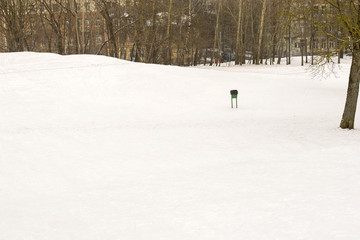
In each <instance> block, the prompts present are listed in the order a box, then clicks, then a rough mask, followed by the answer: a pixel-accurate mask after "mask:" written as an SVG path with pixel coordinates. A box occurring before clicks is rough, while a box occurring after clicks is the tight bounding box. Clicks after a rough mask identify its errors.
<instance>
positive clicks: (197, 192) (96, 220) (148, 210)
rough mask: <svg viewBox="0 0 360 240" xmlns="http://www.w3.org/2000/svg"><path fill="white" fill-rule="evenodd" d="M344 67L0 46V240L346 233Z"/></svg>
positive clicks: (236, 239)
mask: <svg viewBox="0 0 360 240" xmlns="http://www.w3.org/2000/svg"><path fill="white" fill-rule="evenodd" d="M294 61H299V59H297V60H296V59H295V60H294ZM349 68H350V59H346V60H344V61H343V63H342V64H341V69H338V70H337V76H338V77H337V78H336V77H333V76H332V77H327V78H326V79H323V80H319V79H316V78H315V79H314V78H312V76H311V73H310V72H309V69H308V67H301V66H300V65H299V63H298V62H295V64H293V65H291V66H286V65H273V66H270V65H262V66H253V65H244V66H237V67H234V66H233V67H197V68H196V67H191V68H181V67H171V66H159V65H150V64H140V63H132V62H127V61H122V60H118V59H113V58H107V57H103V56H91V55H77V56H59V55H55V54H45V53H2V54H0V239H1V240H42V239H49V240H97V239H99V240H118V239H121V240H127V239H136V240H150V239H153V240H195V239H196V240H207V239H214V240H215V239H216V240H265V239H266V240H269V239H270V240H297V239H305V240H312V239H313V240H333V239H344V240H345V239H346V240H358V239H360V204H359V203H360V147H359V146H360V132H359V131H358V130H353V131H348V130H342V129H340V128H338V125H339V123H340V120H341V115H342V111H343V107H344V102H345V98H346V88H347V81H348V74H349ZM231 89H237V90H238V91H239V99H238V100H239V108H238V109H231V108H230V93H229V91H230V90H231ZM356 122H357V123H358V124H359V122H360V118H359V115H357V118H356Z"/></svg>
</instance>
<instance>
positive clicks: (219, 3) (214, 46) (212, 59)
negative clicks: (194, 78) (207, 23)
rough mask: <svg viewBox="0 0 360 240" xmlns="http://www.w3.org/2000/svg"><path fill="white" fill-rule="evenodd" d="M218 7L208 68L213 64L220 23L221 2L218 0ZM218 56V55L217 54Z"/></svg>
mask: <svg viewBox="0 0 360 240" xmlns="http://www.w3.org/2000/svg"><path fill="white" fill-rule="evenodd" d="M218 1H219V2H218V6H217V14H216V26H215V36H214V45H213V51H212V55H211V62H210V66H211V65H212V64H213V62H214V58H215V49H216V43H217V41H218V39H217V38H218V34H219V22H220V11H221V1H222V0H218ZM218 55H219V53H218ZM215 61H216V62H217V59H215Z"/></svg>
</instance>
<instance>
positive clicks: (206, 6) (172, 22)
mask: <svg viewBox="0 0 360 240" xmlns="http://www.w3.org/2000/svg"><path fill="white" fill-rule="evenodd" d="M327 2H328V1H315V0H302V1H295V0H130V1H129V0H126V1H125V0H1V2H0V51H2V52H15V51H36V52H54V53H58V54H102V55H107V56H112V57H117V58H121V59H126V60H131V61H137V62H146V63H158V64H172V65H179V66H190V65H198V64H210V65H213V64H215V65H218V64H219V63H220V62H228V61H235V63H236V64H239V65H241V64H245V63H251V64H274V63H280V60H281V58H286V63H287V64H290V63H291V56H292V55H297V56H300V55H301V56H302V59H303V61H306V62H309V61H311V62H312V63H313V57H314V55H319V54H325V55H329V54H330V53H333V52H334V51H335V52H336V53H337V52H339V53H341V54H342V53H343V52H342V50H344V49H346V47H347V45H346V43H345V42H346V41H340V40H339V39H341V38H340V35H342V34H343V33H342V32H341V29H340V28H339V27H337V26H335V25H334V19H335V17H334V16H333V14H332V11H333V7H332V6H331V4H329V3H327ZM319 23H320V24H319ZM330 26H333V27H330ZM340 50H341V51H340ZM341 54H339V56H341Z"/></svg>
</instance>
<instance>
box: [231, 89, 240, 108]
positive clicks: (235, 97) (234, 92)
mask: <svg viewBox="0 0 360 240" xmlns="http://www.w3.org/2000/svg"><path fill="white" fill-rule="evenodd" d="M230 95H231V108H234V104H233V100H234V99H235V101H236V108H237V107H238V102H237V96H238V91H237V90H231V91H230Z"/></svg>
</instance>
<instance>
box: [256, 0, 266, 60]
mask: <svg viewBox="0 0 360 240" xmlns="http://www.w3.org/2000/svg"><path fill="white" fill-rule="evenodd" d="M265 10H266V0H263V6H262V10H261V20H260V32H259V42H258V46H257V54H256V64H260V60H259V59H260V51H261V44H262V36H263V31H264V19H265Z"/></svg>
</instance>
